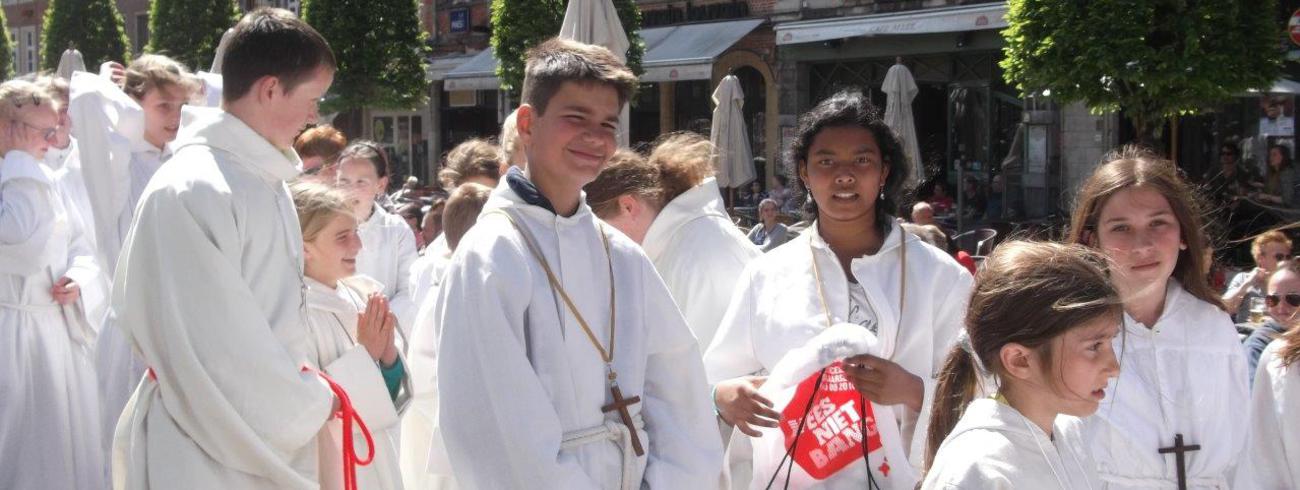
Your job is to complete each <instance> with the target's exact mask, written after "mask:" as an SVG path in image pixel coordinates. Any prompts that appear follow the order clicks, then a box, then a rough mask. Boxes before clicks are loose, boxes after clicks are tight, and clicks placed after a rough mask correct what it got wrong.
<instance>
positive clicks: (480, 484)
mask: <svg viewBox="0 0 1300 490" xmlns="http://www.w3.org/2000/svg"><path fill="white" fill-rule="evenodd" d="M527 66H528V67H527V74H526V75H525V81H524V88H523V96H522V101H523V106H522V107H520V109H519V113H518V116H517V117H518V127H519V135H520V138H521V139H522V140H523V145H524V148H525V151H526V152H527V154H528V162H529V164H528V173H527V174H525V173H524V172H521V171H519V170H511V171H510V172H509V173H508V174H507V176H506V178H505V179H504V182H503V183H501V184H500V185H498V187H497V188H496V190H495V191H494V192H493V195H492V197H491V198H490V200H489V201H488V203H487V205H486V206H485V208H484V212H483V215H482V216H481V218H480V219H479V221H478V222H477V224H475V225H474V228H473V229H471V230H470V231H469V233H468V234H467V235H466V236H465V238H464V240H463V241H462V242H461V243H460V246H459V247H458V248H457V250H456V253H455V254H454V255H453V257H452V262H451V264H450V265H449V266H448V269H447V272H446V274H445V276H444V282H443V284H442V286H441V288H440V290H439V295H438V298H437V301H438V304H437V305H436V307H435V313H434V314H433V315H432V316H433V324H432V331H433V332H434V335H435V338H436V339H437V342H438V344H439V345H438V355H437V366H436V370H437V373H438V374H437V380H438V381H437V382H438V386H437V387H436V389H437V392H438V410H437V411H438V413H437V427H436V428H435V435H434V437H435V438H440V440H441V443H442V446H443V447H445V448H446V453H445V457H446V464H449V465H450V468H451V469H448V468H440V467H439V466H440V464H434V465H432V466H433V467H432V468H431V470H433V471H434V472H435V473H440V474H454V475H455V478H456V483H457V484H458V485H460V486H461V487H463V488H468V489H496V488H567V489H582V488H591V489H597V488H600V489H636V488H642V487H643V486H644V485H649V487H650V488H708V487H710V486H713V485H716V484H717V481H718V477H719V475H720V473H721V455H722V450H721V447H720V444H719V441H718V437H717V432H716V426H715V425H714V423H713V414H712V410H711V409H710V407H709V389H708V387H707V385H706V384H705V382H704V367H703V365H702V363H701V361H700V353H699V349H698V347H697V346H696V344H695V339H694V337H693V336H692V335H691V333H690V330H689V329H688V328H687V326H686V322H685V321H684V320H683V318H682V315H681V313H680V312H679V311H678V310H677V307H676V305H675V304H674V303H673V301H672V298H671V297H670V296H669V293H668V290H667V289H666V288H665V287H664V284H663V281H662V280H660V279H659V276H658V275H657V274H656V273H655V270H654V265H653V264H651V263H650V261H649V260H648V259H647V258H646V256H645V254H644V253H642V252H641V250H640V249H639V248H638V247H637V246H636V244H635V243H633V242H632V241H630V240H628V239H627V238H625V237H623V236H622V235H620V234H619V233H617V232H615V231H614V230H613V229H612V228H609V227H608V226H607V225H603V224H602V223H600V221H599V220H597V219H596V218H595V216H594V215H593V214H592V212H591V209H590V208H589V207H588V206H587V205H586V204H585V203H584V202H583V196H582V193H581V190H582V186H583V185H584V184H586V183H587V182H590V181H591V180H592V179H594V178H595V177H596V175H597V174H598V173H599V172H600V169H601V167H603V166H604V165H605V163H606V161H607V159H608V158H609V156H610V155H611V154H612V153H613V152H614V147H615V143H614V140H615V135H616V134H617V132H618V124H619V123H618V121H619V112H620V109H621V108H622V106H623V104H625V103H627V99H628V97H629V95H630V93H631V92H632V89H633V87H634V86H635V83H636V79H635V77H634V76H633V75H632V73H631V72H630V71H629V70H628V69H627V68H626V67H625V66H624V65H623V64H622V63H621V62H619V61H618V60H617V58H615V57H614V55H613V54H612V53H610V52H609V51H608V50H606V49H604V48H600V47H596V46H590V45H584V44H579V43H574V42H571V41H563V40H551V41H547V42H544V43H543V44H541V45H540V46H538V47H536V48H534V50H533V51H531V52H530V53H529V56H528V65H527ZM417 330H418V328H417ZM416 343H419V341H418V340H417V342H416ZM416 376H417V378H418V377H420V375H419V374H418V373H416ZM435 447H437V444H435ZM431 456H432V458H433V459H435V461H436V460H437V459H440V458H441V456H442V455H437V454H434V455H431Z"/></svg>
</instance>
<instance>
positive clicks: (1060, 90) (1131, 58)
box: [1001, 0, 1282, 142]
mask: <svg viewBox="0 0 1300 490" xmlns="http://www.w3.org/2000/svg"><path fill="white" fill-rule="evenodd" d="M1009 3H1010V5H1009V11H1008V13H1007V23H1008V27H1007V29H1006V30H1004V31H1003V32H1002V35H1003V37H1004V38H1005V39H1006V43H1007V47H1006V50H1005V54H1006V57H1005V58H1004V59H1003V60H1002V62H1001V66H1002V68H1003V69H1004V70H1005V77H1006V79H1007V82H1008V83H1012V84H1014V85H1016V86H1017V87H1018V88H1019V89H1020V91H1021V92H1023V93H1037V92H1039V91H1042V90H1045V89H1046V90H1050V91H1051V96H1052V98H1054V99H1056V100H1058V101H1063V102H1072V101H1082V102H1083V103H1084V104H1085V105H1087V106H1088V108H1089V109H1091V110H1092V111H1093V112H1095V113H1102V112H1109V111H1114V110H1117V109H1123V110H1124V113H1125V114H1126V115H1127V117H1128V118H1129V120H1130V121H1131V122H1132V123H1133V125H1134V127H1135V128H1137V132H1138V138H1139V140H1141V141H1146V142H1150V141H1154V138H1155V136H1156V131H1157V130H1158V128H1160V127H1162V126H1163V122H1164V120H1165V119H1166V118H1169V117H1173V116H1176V115H1181V114H1194V113H1196V112H1199V111H1200V110H1202V109H1203V108H1205V107H1207V106H1210V105H1212V104H1215V103H1217V102H1222V101H1224V100H1225V99H1227V98H1229V97H1232V96H1233V95H1234V94H1238V93H1241V92H1243V91H1245V90H1247V89H1252V88H1263V87H1268V86H1269V85H1271V84H1272V83H1273V82H1274V81H1275V79H1276V78H1277V77H1278V75H1279V73H1280V70H1281V49H1280V41H1281V34H1282V28H1281V26H1279V25H1277V24H1276V22H1275V19H1274V18H1273V13H1274V11H1275V10H1276V4H1275V0H1197V1H1189V0H1088V1H1062V0H1011V1H1010V2H1009Z"/></svg>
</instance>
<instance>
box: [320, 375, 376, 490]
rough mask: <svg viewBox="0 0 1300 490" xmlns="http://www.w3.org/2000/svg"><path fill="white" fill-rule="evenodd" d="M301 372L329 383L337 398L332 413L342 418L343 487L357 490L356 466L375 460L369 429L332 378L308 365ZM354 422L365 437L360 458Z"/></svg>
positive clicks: (346, 394)
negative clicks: (364, 452) (364, 449)
mask: <svg viewBox="0 0 1300 490" xmlns="http://www.w3.org/2000/svg"><path fill="white" fill-rule="evenodd" d="M302 370H303V372H313V373H316V375H317V376H320V378H321V379H323V380H325V383H326V384H328V385H329V387H330V390H333V391H334V396H337V397H338V399H339V411H338V412H335V413H334V415H335V416H336V417H338V418H340V419H342V420H343V489H344V490H357V466H366V465H369V464H370V463H371V462H372V461H374V460H375V440H374V438H373V437H371V436H370V429H369V428H367V427H366V423H365V421H363V420H361V416H359V415H357V412H356V410H355V409H354V408H352V400H351V399H350V398H348V393H347V391H344V390H343V387H342V386H339V384H338V383H335V382H334V380H333V379H331V378H330V377H329V376H327V375H326V374H325V373H324V372H321V371H318V370H315V369H312V368H311V367H309V366H303V367H302ZM353 423H356V424H357V426H358V427H359V428H360V429H361V435H363V436H365V438H366V450H367V456H366V457H365V458H361V457H359V456H358V455H357V448H356V446H354V445H353V443H352V424H353Z"/></svg>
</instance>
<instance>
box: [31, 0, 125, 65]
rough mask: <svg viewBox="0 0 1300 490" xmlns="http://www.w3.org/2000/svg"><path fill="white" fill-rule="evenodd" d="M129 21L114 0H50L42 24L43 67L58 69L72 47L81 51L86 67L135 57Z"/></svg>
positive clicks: (123, 61)
mask: <svg viewBox="0 0 1300 490" xmlns="http://www.w3.org/2000/svg"><path fill="white" fill-rule="evenodd" d="M124 25H125V23H124V22H123V21H122V14H121V13H120V12H118V11H117V5H116V4H115V3H114V2H113V1H112V0H50V3H49V5H48V6H46V8H45V19H44V23H43V25H42V26H41V69H43V70H54V69H55V68H58V66H59V57H61V56H62V55H63V51H64V50H66V49H68V48H69V47H74V48H76V49H77V50H78V51H81V55H82V57H84V58H85V60H86V67H87V68H89V69H91V70H96V69H98V68H99V65H100V64H101V63H103V62H105V61H120V62H122V63H123V64H126V63H128V62H130V61H131V58H130V56H131V51H130V49H128V46H129V45H130V42H129V41H127V38H126V28H125V27H123V26H124Z"/></svg>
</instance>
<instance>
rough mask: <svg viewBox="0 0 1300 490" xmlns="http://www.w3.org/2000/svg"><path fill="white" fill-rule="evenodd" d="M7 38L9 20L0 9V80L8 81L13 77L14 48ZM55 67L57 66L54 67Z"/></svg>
mask: <svg viewBox="0 0 1300 490" xmlns="http://www.w3.org/2000/svg"><path fill="white" fill-rule="evenodd" d="M11 39H12V38H10V37H9V20H8V19H6V18H5V13H4V10H3V9H0V80H8V79H9V78H10V77H12V76H13V75H14V46H13V41H12V40H11ZM56 66H57V65H56Z"/></svg>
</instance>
